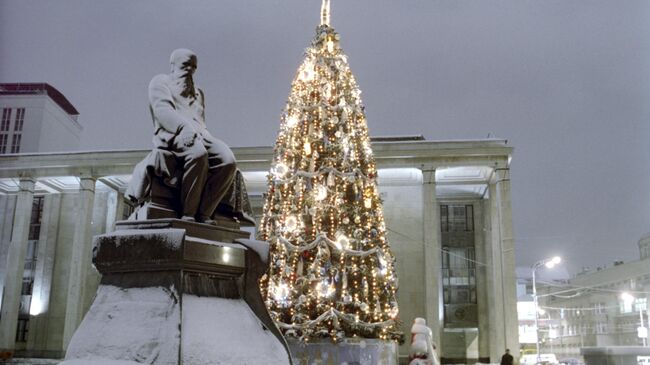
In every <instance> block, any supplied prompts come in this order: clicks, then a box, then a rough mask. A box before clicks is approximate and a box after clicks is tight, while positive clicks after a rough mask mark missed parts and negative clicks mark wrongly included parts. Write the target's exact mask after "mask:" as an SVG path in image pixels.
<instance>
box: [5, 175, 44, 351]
mask: <svg viewBox="0 0 650 365" xmlns="http://www.w3.org/2000/svg"><path fill="white" fill-rule="evenodd" d="M35 184H36V181H35V180H33V179H31V178H21V179H20V184H19V187H20V190H19V191H18V198H17V201H16V210H15V212H14V223H13V231H12V234H11V241H10V242H9V250H8V252H7V263H6V265H5V283H4V284H5V290H4V297H3V300H2V311H1V314H0V315H1V316H2V320H1V321H0V350H10V351H13V349H14V346H15V344H16V327H17V325H18V311H19V308H20V300H21V291H22V286H23V271H24V268H25V255H26V254H27V238H28V237H29V224H30V218H31V216H32V203H33V200H34V186H35Z"/></svg>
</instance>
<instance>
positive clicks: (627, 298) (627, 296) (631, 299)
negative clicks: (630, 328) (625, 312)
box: [621, 292, 650, 347]
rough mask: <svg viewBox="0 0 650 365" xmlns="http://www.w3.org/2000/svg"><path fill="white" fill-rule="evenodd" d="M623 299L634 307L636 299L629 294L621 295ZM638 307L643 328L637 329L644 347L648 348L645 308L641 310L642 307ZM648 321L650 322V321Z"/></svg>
mask: <svg viewBox="0 0 650 365" xmlns="http://www.w3.org/2000/svg"><path fill="white" fill-rule="evenodd" d="M621 299H623V302H625V303H628V304H630V305H633V303H634V301H635V300H636V298H635V297H634V296H633V295H632V294H630V293H628V292H623V293H622V294H621ZM638 307H639V320H640V321H641V326H640V327H639V328H637V336H638V337H640V338H641V341H642V343H643V347H646V346H647V343H646V339H647V338H648V329H647V328H645V326H644V325H643V308H641V306H638ZM646 311H647V309H646ZM648 321H650V319H649V320H648Z"/></svg>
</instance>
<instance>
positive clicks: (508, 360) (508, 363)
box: [501, 349, 514, 365]
mask: <svg viewBox="0 0 650 365" xmlns="http://www.w3.org/2000/svg"><path fill="white" fill-rule="evenodd" d="M513 360H514V358H513V357H512V355H510V349H506V353H505V354H503V356H501V365H512V362H513Z"/></svg>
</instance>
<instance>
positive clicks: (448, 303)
mask: <svg viewBox="0 0 650 365" xmlns="http://www.w3.org/2000/svg"><path fill="white" fill-rule="evenodd" d="M373 150H374V152H375V155H376V159H377V164H378V168H379V185H380V192H381V196H382V198H383V200H384V209H385V218H386V223H387V228H388V231H389V236H388V237H389V239H390V243H391V246H392V249H393V250H394V253H395V256H396V258H397V264H396V266H397V275H398V278H399V287H400V288H399V292H398V300H399V305H400V317H401V319H402V321H404V324H403V326H402V330H403V331H404V333H405V335H406V338H407V339H408V337H409V336H410V334H409V329H410V324H411V322H412V321H413V319H414V318H415V317H425V318H426V319H427V322H428V323H429V324H430V325H431V327H432V328H433V329H434V339H435V342H436V343H438V344H439V349H440V355H441V357H442V359H443V362H444V363H459V362H467V363H474V362H476V361H477V360H480V361H482V362H488V361H489V362H497V361H498V359H499V357H500V355H501V354H502V353H503V350H504V349H505V348H506V347H508V348H513V349H516V348H518V346H519V345H518V338H517V316H516V311H515V307H516V286H515V263H514V242H513V239H512V213H511V203H510V176H509V166H510V159H511V153H512V148H511V147H509V146H508V145H507V143H506V142H505V141H503V140H492V139H491V140H476V141H450V142H437V141H426V140H423V138H421V137H420V138H393V139H391V138H388V139H385V138H384V139H375V141H374V142H373ZM233 151H234V153H235V155H236V157H237V160H238V164H239V167H240V168H241V169H242V171H243V172H244V176H245V178H246V181H247V185H248V189H249V193H250V194H251V199H252V203H253V205H254V208H255V209H254V210H255V212H256V214H257V215H258V217H257V218H259V216H260V215H261V205H262V194H263V193H264V191H265V190H266V174H267V170H268V168H269V166H270V164H271V159H272V153H273V152H272V148H271V147H244V148H233ZM147 152H148V151H144V150H138V151H104V152H76V153H59V154H38V153H29V154H28V153H25V154H18V155H8V156H0V237H1V239H2V243H1V245H0V273H1V274H0V281H1V282H2V284H3V285H2V288H3V294H2V297H3V302H2V309H1V310H2V312H1V316H2V317H1V318H2V320H1V321H0V349H5V350H15V353H16V355H17V356H37V357H50V358H60V357H61V356H63V354H64V350H65V348H66V346H67V344H68V342H69V340H70V337H71V335H72V334H73V333H74V330H75V328H76V327H77V325H78V324H79V323H80V321H81V319H82V317H83V314H84V312H85V311H86V309H87V308H88V306H89V305H90V303H91V299H92V297H93V295H94V293H95V288H96V286H97V284H98V279H99V277H98V275H97V273H96V271H95V270H94V269H93V268H92V265H91V255H92V247H91V242H92V236H93V235H95V234H100V233H103V232H106V231H110V230H111V229H113V226H114V224H115V221H117V220H120V219H124V218H126V217H128V215H129V214H130V212H131V209H132V208H131V207H130V206H129V205H128V203H127V202H126V201H125V199H124V196H123V193H124V191H125V188H126V185H127V183H128V181H129V179H130V173H131V171H132V169H133V167H134V165H135V164H136V163H137V162H139V161H140V160H141V159H142V158H143V157H144V156H145V155H146V153H147ZM408 342H409V341H408V340H407V341H406V344H405V345H404V346H402V348H401V351H400V352H401V353H403V354H404V355H403V356H404V357H406V356H407V354H408Z"/></svg>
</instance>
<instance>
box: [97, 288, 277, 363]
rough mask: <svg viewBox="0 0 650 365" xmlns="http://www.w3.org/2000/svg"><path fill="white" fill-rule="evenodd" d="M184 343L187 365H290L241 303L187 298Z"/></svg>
mask: <svg viewBox="0 0 650 365" xmlns="http://www.w3.org/2000/svg"><path fill="white" fill-rule="evenodd" d="M182 341H183V343H182V349H183V365H208V364H210V365H218V364H223V365H232V364H237V365H247V364H248V365H253V364H255V365H257V364H266V365H273V364H288V363H289V359H288V354H287V352H286V351H285V349H284V347H283V346H282V344H281V343H280V342H279V341H278V340H277V338H275V336H273V334H272V333H271V332H270V331H267V330H264V329H263V327H262V324H261V323H260V322H259V320H258V319H257V317H256V316H255V315H254V314H253V312H252V311H251V310H250V308H249V307H248V304H246V302H245V301H243V300H241V299H224V298H205V297H197V296H193V295H184V296H183V336H182ZM93 365H94V364H93Z"/></svg>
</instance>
